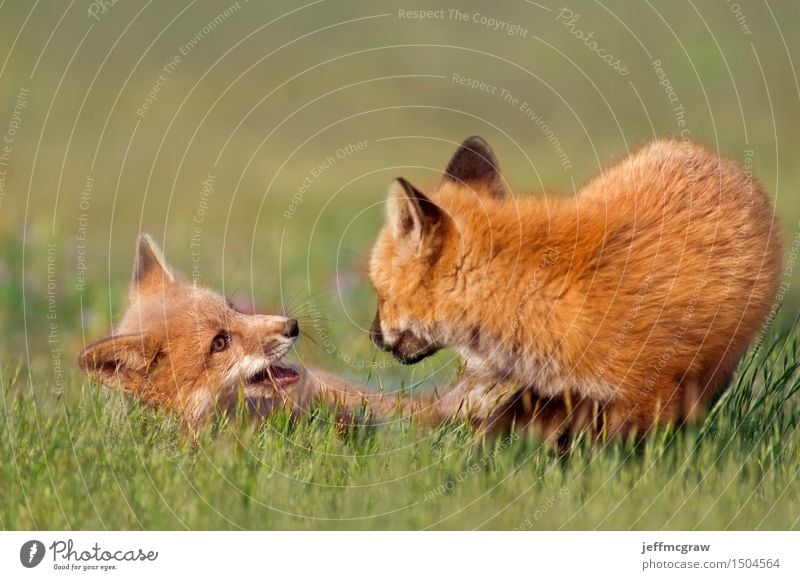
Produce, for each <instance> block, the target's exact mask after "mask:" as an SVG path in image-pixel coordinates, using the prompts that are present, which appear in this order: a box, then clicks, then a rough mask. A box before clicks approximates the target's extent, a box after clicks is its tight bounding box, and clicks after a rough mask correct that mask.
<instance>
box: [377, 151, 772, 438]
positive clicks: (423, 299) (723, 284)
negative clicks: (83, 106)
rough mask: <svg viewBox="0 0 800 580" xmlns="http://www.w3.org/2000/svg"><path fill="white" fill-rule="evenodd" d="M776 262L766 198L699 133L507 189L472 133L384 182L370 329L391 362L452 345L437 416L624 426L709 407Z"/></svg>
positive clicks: (766, 303) (746, 336)
mask: <svg viewBox="0 0 800 580" xmlns="http://www.w3.org/2000/svg"><path fill="white" fill-rule="evenodd" d="M780 268H781V242H780V236H779V232H778V229H777V226H776V224H775V217H774V215H773V209H772V206H771V203H770V202H769V200H768V198H767V196H766V195H765V193H764V192H763V190H762V189H761V187H760V186H759V185H758V184H757V183H755V182H754V181H753V180H752V179H751V178H750V177H749V176H748V175H747V174H746V173H745V172H744V171H742V170H741V169H740V168H739V167H737V165H735V164H734V163H733V162H731V161H728V160H726V159H723V158H720V157H719V155H717V154H716V153H714V152H712V151H709V150H707V149H705V148H703V147H701V146H699V145H696V144H693V143H688V142H676V141H656V142H653V143H651V144H649V145H647V146H645V147H643V148H642V149H640V150H638V151H636V152H635V153H633V154H630V155H628V156H627V157H625V158H624V159H622V160H621V161H619V162H618V163H616V164H615V165H613V166H611V167H609V168H607V169H605V170H603V171H602V172H601V174H600V175H599V176H597V177H596V178H594V179H593V180H591V181H590V182H589V183H588V184H587V185H585V186H584V187H583V189H582V190H581V191H580V192H579V193H578V194H577V195H575V196H572V197H552V196H547V197H513V198H512V197H509V195H508V192H507V189H506V187H505V184H504V181H503V179H502V177H501V175H500V173H499V170H498V163H497V161H496V159H495V156H494V154H493V152H492V150H491V149H490V148H489V146H488V145H487V143H486V142H485V141H484V140H483V139H481V138H480V137H471V138H469V139H467V140H466V141H464V143H463V144H462V145H461V146H460V147H459V148H458V150H457V151H456V153H455V155H454V157H453V158H452V160H451V161H450V163H449V165H448V166H447V168H446V170H445V172H444V177H443V179H442V180H441V182H440V184H439V185H438V188H437V189H436V191H435V192H434V193H432V194H431V195H430V196H427V195H425V194H423V193H422V192H420V191H419V190H417V189H416V188H415V187H414V186H412V185H411V184H410V183H409V182H408V181H406V180H405V179H402V178H398V179H397V180H396V181H395V182H394V183H393V184H392V186H391V188H390V192H389V199H388V211H387V220H386V224H385V226H384V228H383V230H382V231H381V233H380V234H379V237H378V239H377V242H376V244H375V246H374V248H373V251H372V256H371V260H370V278H371V281H372V284H373V286H374V288H375V290H376V292H377V295H378V312H377V314H376V316H375V321H374V323H373V326H372V330H371V335H372V339H373V341H374V342H375V343H376V345H378V346H379V347H382V348H384V349H385V350H388V351H390V352H391V353H393V354H394V355H395V357H396V358H398V359H399V360H400V361H402V362H406V363H414V362H416V361H418V360H420V359H422V358H424V357H426V356H428V355H430V354H431V353H433V352H435V351H437V350H438V349H440V348H443V347H451V348H455V349H457V350H458V351H459V352H460V354H461V356H462V360H463V363H464V367H465V370H464V374H463V376H462V377H461V379H460V380H459V381H458V383H457V384H456V385H455V386H454V388H453V390H452V391H451V392H450V393H448V394H446V395H445V396H444V397H443V398H442V399H441V400H440V401H439V403H438V406H439V412H440V413H441V414H443V415H461V416H464V415H465V414H466V415H468V416H469V417H470V418H472V419H474V420H477V421H479V422H480V423H482V424H485V425H487V426H496V425H498V424H503V425H508V424H510V423H515V424H517V425H520V424H530V425H534V426H538V427H539V428H541V429H542V430H543V431H544V432H545V433H546V434H548V435H552V436H561V435H562V434H564V433H566V432H569V431H570V430H576V429H588V430H590V431H591V432H593V433H595V434H597V435H603V436H605V435H614V434H619V433H630V432H637V433H640V434H641V433H644V432H646V431H647V430H648V429H650V428H651V427H652V426H653V425H655V424H682V423H684V422H686V421H687V420H690V419H695V418H698V417H702V415H703V413H704V411H706V410H707V409H708V408H709V406H710V405H711V404H713V402H714V400H715V398H716V397H717V396H718V395H719V394H720V393H721V391H722V390H723V389H724V388H725V387H726V386H727V384H728V383H729V382H730V381H731V378H732V376H733V373H734V371H735V368H736V366H737V363H738V362H739V360H740V359H741V357H742V356H743V355H744V353H745V351H746V349H747V347H748V345H749V344H750V343H751V341H752V340H753V339H754V338H755V337H756V335H757V333H758V332H759V329H760V327H761V324H762V322H763V321H764V319H765V317H766V315H767V313H768V312H769V310H770V308H771V306H772V301H773V299H774V296H775V293H776V290H777V284H778V279H779V276H780Z"/></svg>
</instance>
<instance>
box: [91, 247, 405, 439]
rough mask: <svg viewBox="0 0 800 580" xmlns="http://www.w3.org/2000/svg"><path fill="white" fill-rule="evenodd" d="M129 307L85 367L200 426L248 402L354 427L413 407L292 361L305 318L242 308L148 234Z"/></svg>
mask: <svg viewBox="0 0 800 580" xmlns="http://www.w3.org/2000/svg"><path fill="white" fill-rule="evenodd" d="M129 302H130V304H129V307H128V310H127V312H126V313H125V315H124V316H123V318H122V320H121V322H120V323H119V325H118V326H117V327H116V329H114V331H113V332H112V334H111V335H110V336H108V337H106V338H104V339H101V340H98V341H96V342H94V343H92V344H89V345H88V346H86V347H85V348H84V349H83V351H82V352H81V353H80V356H79V358H78V362H79V364H80V366H81V368H82V369H83V370H84V371H86V372H87V373H88V374H89V375H90V376H91V377H93V378H94V379H96V380H98V381H99V382H101V383H103V384H105V385H107V386H110V387H113V388H119V389H122V390H123V391H125V392H127V393H129V394H131V395H133V396H135V397H137V398H138V399H140V400H142V401H143V402H145V403H147V404H149V405H152V406H155V407H159V408H163V409H165V410H167V411H170V412H173V413H177V414H179V415H181V416H182V417H184V418H185V420H186V423H187V424H188V426H189V427H190V428H192V429H193V430H196V429H198V428H199V427H201V426H202V425H203V424H205V423H206V422H207V421H208V420H209V419H210V418H211V417H213V416H214V415H216V414H218V413H219V412H226V411H228V410H230V409H231V408H232V407H233V406H234V405H236V404H237V403H238V402H239V401H241V400H243V401H244V403H245V404H246V405H247V407H248V408H249V410H250V412H251V414H252V415H254V416H256V417H265V416H267V415H269V414H271V413H272V412H273V411H275V410H276V409H277V408H281V407H286V408H289V409H290V410H291V412H292V413H293V414H295V415H296V414H300V413H303V412H305V411H306V410H308V409H309V407H310V406H311V405H312V404H315V403H321V404H324V405H330V406H332V407H335V408H336V409H337V410H338V411H340V412H341V413H342V416H341V417H340V418H341V419H342V420H347V421H349V419H350V416H351V415H352V414H353V413H354V412H355V411H356V409H358V408H360V407H361V406H362V405H364V404H368V405H369V407H370V410H372V411H373V412H375V413H376V414H381V415H384V416H388V415H390V414H392V413H393V412H394V410H395V408H394V406H395V404H400V405H402V404H405V403H403V402H399V403H398V401H397V400H396V399H393V398H391V397H382V396H380V395H378V394H376V393H369V392H368V391H363V390H361V389H360V388H359V387H357V386H354V385H351V384H349V383H347V382H346V381H344V380H342V379H339V378H337V377H334V376H331V375H328V374H324V373H319V372H316V371H309V372H304V371H303V370H301V369H300V368H298V367H297V366H296V365H293V364H291V363H289V362H288V361H287V360H286V358H285V357H286V355H287V353H288V352H289V350H290V349H291V348H292V346H293V345H294V343H295V340H296V339H297V337H298V335H299V326H298V323H297V321H296V320H293V319H289V318H284V317H282V316H265V315H255V314H245V313H242V312H239V311H237V310H235V309H234V308H233V306H232V304H231V303H230V302H228V301H227V300H226V299H225V298H224V297H222V296H220V295H219V294H217V293H216V292H214V291H212V290H209V289H207V288H203V287H200V286H198V285H195V284H191V283H188V282H185V281H182V280H181V279H180V278H178V277H177V276H176V275H174V274H173V272H172V270H171V269H170V268H169V266H167V264H166V262H165V260H164V257H163V255H162V253H161V251H160V249H159V248H158V247H157V246H156V245H155V243H154V242H153V241H152V240H151V239H150V238H149V236H147V235H142V236H141V237H140V238H139V242H138V247H137V256H136V263H135V266H134V272H133V280H132V281H131V286H130V292H129ZM398 411H400V412H402V411H403V410H402V409H398Z"/></svg>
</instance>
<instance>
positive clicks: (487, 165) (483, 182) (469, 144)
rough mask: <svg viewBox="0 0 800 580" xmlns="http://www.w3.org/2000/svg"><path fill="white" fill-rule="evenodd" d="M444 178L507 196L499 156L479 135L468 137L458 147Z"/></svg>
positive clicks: (500, 196) (497, 196) (499, 195)
mask: <svg viewBox="0 0 800 580" xmlns="http://www.w3.org/2000/svg"><path fill="white" fill-rule="evenodd" d="M443 180H444V181H450V182H455V183H461V184H466V185H476V186H481V188H482V189H484V190H485V191H486V192H487V193H489V195H490V196H492V197H495V198H498V199H501V198H503V197H505V196H506V188H505V186H504V185H503V178H502V176H501V175H500V165H499V163H498V162H497V158H496V157H495V156H494V152H493V151H492V148H491V147H489V144H488V143H487V142H486V141H484V140H483V139H482V138H481V137H478V136H477V135H473V136H472V137H468V138H467V139H466V140H465V141H464V142H463V143H462V144H461V145H460V146H459V147H458V149H457V150H456V152H455V154H454V155H453V158H452V159H450V163H448V164H447V169H445V170H444V179H443Z"/></svg>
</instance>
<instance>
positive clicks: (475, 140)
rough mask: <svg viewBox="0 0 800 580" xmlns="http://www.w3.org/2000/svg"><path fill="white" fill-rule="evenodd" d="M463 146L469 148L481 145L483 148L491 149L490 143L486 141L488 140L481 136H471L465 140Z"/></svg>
mask: <svg viewBox="0 0 800 580" xmlns="http://www.w3.org/2000/svg"><path fill="white" fill-rule="evenodd" d="M461 144H462V145H465V146H468V147H469V146H473V145H479V146H482V147H489V143H488V142H487V141H486V139H484V138H483V137H481V136H480V135H470V136H469V137H467V138H466V139H464V141H463V143H461Z"/></svg>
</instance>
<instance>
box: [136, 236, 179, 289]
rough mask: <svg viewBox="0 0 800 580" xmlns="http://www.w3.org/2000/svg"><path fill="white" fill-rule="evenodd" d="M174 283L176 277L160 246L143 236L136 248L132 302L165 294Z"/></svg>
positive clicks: (140, 237)
mask: <svg viewBox="0 0 800 580" xmlns="http://www.w3.org/2000/svg"><path fill="white" fill-rule="evenodd" d="M174 282H175V276H173V275H172V272H171V270H170V268H169V266H168V265H167V262H166V260H165V259H164V254H162V253H161V250H160V249H159V247H158V245H156V243H155V242H154V241H153V239H152V238H151V237H150V236H148V235H147V234H141V235H140V236H139V240H138V242H137V246H136V261H135V262H134V265H133V278H132V279H131V288H130V292H129V294H130V300H131V301H134V300H136V299H137V298H138V297H139V296H146V295H149V294H155V293H158V292H163V291H164V288H166V287H167V286H168V285H170V284H172V283H174Z"/></svg>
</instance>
